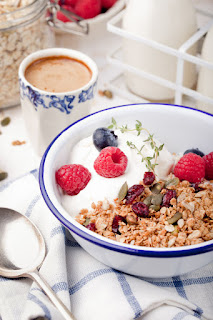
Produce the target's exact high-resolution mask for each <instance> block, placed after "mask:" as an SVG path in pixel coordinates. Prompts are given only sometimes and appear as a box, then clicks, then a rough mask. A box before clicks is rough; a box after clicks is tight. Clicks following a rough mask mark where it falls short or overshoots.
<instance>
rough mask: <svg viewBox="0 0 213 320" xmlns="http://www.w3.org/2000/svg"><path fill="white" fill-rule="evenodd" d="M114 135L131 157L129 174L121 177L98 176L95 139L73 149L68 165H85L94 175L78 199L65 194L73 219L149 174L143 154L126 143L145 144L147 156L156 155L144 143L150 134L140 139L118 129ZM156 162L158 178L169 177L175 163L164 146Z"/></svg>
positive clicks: (126, 153)
mask: <svg viewBox="0 0 213 320" xmlns="http://www.w3.org/2000/svg"><path fill="white" fill-rule="evenodd" d="M115 134H116V135H117V136H118V148H119V149H121V150H122V151H123V152H124V153H125V155H126V156H127V158H128V165H127V168H126V171H125V173H124V174H123V175H122V176H120V177H117V178H104V177H101V176H100V175H98V174H97V173H96V171H95V170H94V168H93V164H94V161H95V159H96V158H97V157H98V155H99V151H98V150H97V149H96V148H95V146H94V144H93V140H92V136H90V137H88V138H85V139H83V140H81V141H79V142H78V143H77V144H76V145H75V146H74V148H73V149H72V151H71V155H70V159H69V163H70V164H81V165H83V166H84V167H86V168H87V169H88V170H89V171H90V172H91V175H92V176H91V180H90V181H89V183H88V184H87V186H86V188H84V189H83V190H82V191H80V193H79V194H77V195H75V196H69V195H62V205H63V206H64V208H65V209H66V210H67V211H68V212H69V213H70V215H72V216H73V217H74V216H76V215H77V214H78V213H79V212H80V211H81V209H83V208H87V209H89V210H90V209H91V204H92V202H95V203H97V202H98V201H103V200H105V199H107V200H108V201H109V202H113V200H114V199H115V198H117V196H118V192H119V190H120V188H121V186H122V185H123V183H124V182H125V181H126V182H127V184H128V187H131V186H132V185H134V184H138V183H139V182H140V181H142V180H143V176H144V172H146V171H148V170H147V168H146V164H145V162H142V161H141V160H142V157H141V155H138V154H137V151H136V150H134V149H131V148H130V147H129V146H127V144H126V142H127V141H131V142H132V143H133V144H135V145H136V147H137V148H138V149H140V148H141V146H142V145H145V146H144V147H143V150H142V153H143V155H144V157H147V156H153V150H152V149H151V146H150V144H149V142H144V140H146V138H147V134H146V133H145V132H143V131H142V132H141V134H140V136H137V134H136V133H134V132H125V133H121V132H120V131H117V130H115ZM155 142H156V143H157V145H158V146H160V142H159V141H157V140H156V139H155ZM157 163H158V165H157V166H156V169H155V173H156V175H157V179H164V178H166V176H167V175H168V174H169V172H170V170H171V167H172V166H173V164H174V157H173V156H172V154H171V153H170V152H169V151H168V150H167V149H166V147H165V146H164V147H163V150H162V151H160V154H159V157H158V159H157Z"/></svg>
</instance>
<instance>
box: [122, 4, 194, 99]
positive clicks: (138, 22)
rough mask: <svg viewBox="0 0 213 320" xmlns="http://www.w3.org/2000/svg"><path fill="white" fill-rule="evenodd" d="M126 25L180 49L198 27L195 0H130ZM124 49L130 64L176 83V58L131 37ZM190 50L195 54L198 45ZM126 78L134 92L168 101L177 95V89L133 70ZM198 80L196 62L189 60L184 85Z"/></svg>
mask: <svg viewBox="0 0 213 320" xmlns="http://www.w3.org/2000/svg"><path fill="white" fill-rule="evenodd" d="M123 28H124V30H126V31H129V32H131V33H134V34H135V35H138V36H143V37H145V38H148V39H152V40H155V41H157V42H160V43H161V44H165V45H167V46H169V47H172V48H176V49H177V48H179V47H180V46H181V45H182V44H183V43H184V42H185V41H186V40H187V39H188V38H189V37H191V36H192V35H193V34H194V33H195V32H196V30H197V24H196V14H195V8H194V7H193V4H192V1H191V0H130V1H129V2H128V5H127V8H126V11H125V14H124V17H123ZM123 49H124V61H125V62H126V63H127V64H130V65H132V66H134V67H136V68H139V69H142V70H143V71H146V72H149V73H152V74H154V75H157V76H159V77H163V78H165V79H167V80H170V81H172V82H175V80H176V68H177V58H176V57H174V56H171V55H168V54H166V53H163V52H161V51H159V50H157V49H154V48H151V47H150V46H148V45H145V44H142V43H139V42H137V41H133V40H127V39H124V43H123ZM188 52H189V53H191V54H193V55H194V54H195V53H196V46H194V47H192V48H190V49H189V51H188ZM125 79H126V83H127V86H128V87H129V89H130V90H131V91H132V92H134V93H135V94H137V95H140V96H142V97H145V98H147V99H149V100H168V99H172V98H173V97H174V95H175V92H174V90H171V89H168V88H167V87H164V86H161V85H158V84H157V83H155V82H153V81H150V80H148V79H145V78H142V77H139V76H137V75H135V74H133V73H130V72H126V73H125ZM195 81H196V69H195V65H194V64H191V63H185V64H184V85H185V86H187V87H192V86H193V85H194V84H195Z"/></svg>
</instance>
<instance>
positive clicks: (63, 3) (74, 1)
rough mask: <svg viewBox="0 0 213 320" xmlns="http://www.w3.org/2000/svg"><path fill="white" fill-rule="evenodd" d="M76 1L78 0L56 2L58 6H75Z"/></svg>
mask: <svg viewBox="0 0 213 320" xmlns="http://www.w3.org/2000/svg"><path fill="white" fill-rule="evenodd" d="M77 2H78V0H59V1H58V4H59V6H62V5H67V6H71V7H75V5H76V3H77Z"/></svg>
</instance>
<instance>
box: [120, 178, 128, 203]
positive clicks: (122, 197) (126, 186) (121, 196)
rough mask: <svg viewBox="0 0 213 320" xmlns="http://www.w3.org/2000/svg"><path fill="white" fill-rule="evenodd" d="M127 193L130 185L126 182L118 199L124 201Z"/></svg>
mask: <svg viewBox="0 0 213 320" xmlns="http://www.w3.org/2000/svg"><path fill="white" fill-rule="evenodd" d="M127 191H128V184H127V182H126V181H125V182H124V184H123V185H122V187H121V188H120V191H119V193H118V199H119V200H123V199H124V198H125V197H126V194H127Z"/></svg>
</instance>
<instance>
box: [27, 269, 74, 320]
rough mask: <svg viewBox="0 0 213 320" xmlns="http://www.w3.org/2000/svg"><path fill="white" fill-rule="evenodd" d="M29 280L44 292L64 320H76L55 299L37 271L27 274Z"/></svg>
mask: <svg viewBox="0 0 213 320" xmlns="http://www.w3.org/2000/svg"><path fill="white" fill-rule="evenodd" d="M26 275H27V276H29V277H30V278H31V279H33V280H34V281H35V282H36V283H37V284H38V285H39V287H41V289H43V290H44V292H45V293H46V295H47V296H48V297H49V299H50V301H52V303H53V304H54V305H55V306H56V308H57V309H58V310H59V311H60V312H61V314H62V316H63V317H64V319H66V320H76V318H75V317H74V316H73V315H72V313H71V312H70V311H69V310H68V309H67V307H66V306H65V305H64V304H63V303H62V301H61V300H60V299H59V298H58V297H57V295H56V294H55V292H54V291H53V290H52V289H51V287H50V286H49V285H48V283H47V282H46V281H45V280H44V279H43V278H42V277H41V275H40V274H39V273H38V271H37V270H35V271H33V272H29V273H27V274H26Z"/></svg>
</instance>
